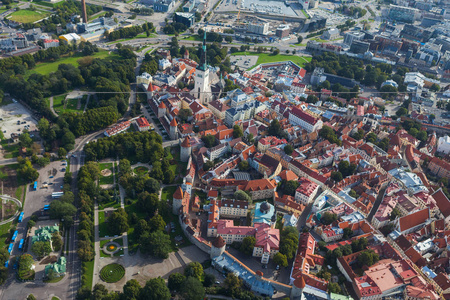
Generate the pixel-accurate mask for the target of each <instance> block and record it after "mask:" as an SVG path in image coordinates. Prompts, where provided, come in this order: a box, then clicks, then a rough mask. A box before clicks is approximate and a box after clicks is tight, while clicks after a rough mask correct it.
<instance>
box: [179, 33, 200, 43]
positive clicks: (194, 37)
mask: <svg viewBox="0 0 450 300" xmlns="http://www.w3.org/2000/svg"><path fill="white" fill-rule="evenodd" d="M183 40H185V41H199V42H201V41H203V38H201V37H199V36H198V34H196V35H191V36H188V37H184V38H183Z"/></svg>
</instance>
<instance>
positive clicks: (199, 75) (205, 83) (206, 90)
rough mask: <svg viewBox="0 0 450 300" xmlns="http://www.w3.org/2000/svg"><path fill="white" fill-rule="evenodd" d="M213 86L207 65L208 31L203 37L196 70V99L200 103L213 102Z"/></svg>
mask: <svg viewBox="0 0 450 300" xmlns="http://www.w3.org/2000/svg"><path fill="white" fill-rule="evenodd" d="M211 96H212V95H211V86H210V78H209V68H208V66H207V64H206V30H205V34H204V36H203V46H202V54H201V57H200V64H199V66H198V68H197V69H196V70H195V86H194V97H196V98H197V99H199V100H200V103H208V102H209V101H211Z"/></svg>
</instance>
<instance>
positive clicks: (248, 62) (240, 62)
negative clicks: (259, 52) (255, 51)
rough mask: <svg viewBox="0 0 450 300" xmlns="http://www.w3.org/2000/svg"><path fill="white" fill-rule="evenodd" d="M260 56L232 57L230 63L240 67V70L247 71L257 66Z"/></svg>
mask: <svg viewBox="0 0 450 300" xmlns="http://www.w3.org/2000/svg"><path fill="white" fill-rule="evenodd" d="M257 61H258V56H255V55H236V56H230V62H231V64H232V65H234V66H237V67H239V69H243V70H247V69H248V68H251V67H253V66H254V65H256V62H257Z"/></svg>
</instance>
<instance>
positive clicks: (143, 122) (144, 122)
mask: <svg viewBox="0 0 450 300" xmlns="http://www.w3.org/2000/svg"><path fill="white" fill-rule="evenodd" d="M136 122H137V124H138V126H139V127H149V126H150V123H149V122H148V121H147V119H146V118H144V117H140V118H139V119H137V120H136Z"/></svg>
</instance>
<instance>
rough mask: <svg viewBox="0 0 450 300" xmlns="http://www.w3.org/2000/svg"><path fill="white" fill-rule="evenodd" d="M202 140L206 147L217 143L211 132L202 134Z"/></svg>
mask: <svg viewBox="0 0 450 300" xmlns="http://www.w3.org/2000/svg"><path fill="white" fill-rule="evenodd" d="M202 141H203V143H204V144H205V147H206V148H212V147H214V146H216V145H217V143H216V137H215V136H213V135H211V134H208V135H205V136H202Z"/></svg>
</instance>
